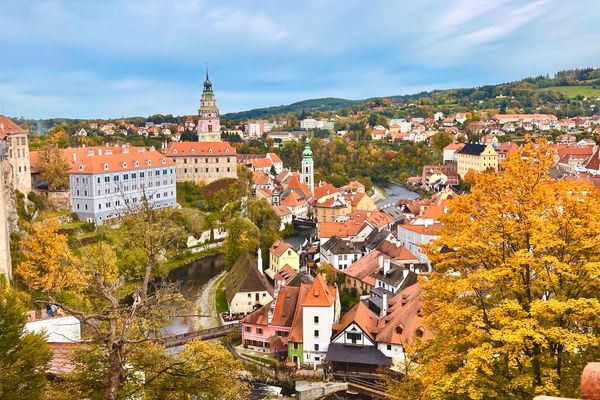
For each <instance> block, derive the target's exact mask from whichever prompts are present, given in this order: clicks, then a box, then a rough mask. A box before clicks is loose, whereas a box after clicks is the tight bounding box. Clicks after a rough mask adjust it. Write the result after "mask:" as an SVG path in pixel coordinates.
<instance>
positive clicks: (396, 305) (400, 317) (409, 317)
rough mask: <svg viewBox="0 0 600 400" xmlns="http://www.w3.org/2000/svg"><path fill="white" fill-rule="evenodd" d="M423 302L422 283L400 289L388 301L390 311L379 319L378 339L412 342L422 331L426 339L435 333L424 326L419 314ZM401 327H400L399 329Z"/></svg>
mask: <svg viewBox="0 0 600 400" xmlns="http://www.w3.org/2000/svg"><path fill="white" fill-rule="evenodd" d="M422 304H423V299H422V290H421V284H420V283H419V282H417V283H415V284H414V285H411V286H409V287H407V288H406V289H403V290H402V291H400V292H399V293H398V294H397V295H396V296H394V298H393V299H391V300H390V302H389V303H388V313H387V315H386V316H385V317H383V318H381V319H380V320H379V323H378V325H377V328H376V329H375V331H376V339H377V341H378V342H382V343H392V344H403V345H405V344H410V343H412V342H413V341H414V340H415V338H416V337H417V336H419V335H418V334H417V331H421V338H422V339H424V340H426V339H429V338H431V337H432V336H433V333H432V332H431V331H430V330H429V329H427V328H426V327H425V326H423V321H422V317H420V316H419V314H420V310H421V307H422ZM398 328H399V329H398Z"/></svg>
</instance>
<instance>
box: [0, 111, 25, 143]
mask: <svg viewBox="0 0 600 400" xmlns="http://www.w3.org/2000/svg"><path fill="white" fill-rule="evenodd" d="M19 133H27V131H26V130H25V129H23V128H21V127H20V126H19V125H17V124H15V123H14V122H12V121H11V120H10V119H8V118H7V117H5V116H4V115H0V138H4V137H6V136H8V135H16V134H19Z"/></svg>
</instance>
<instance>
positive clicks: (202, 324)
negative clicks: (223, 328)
mask: <svg viewBox="0 0 600 400" xmlns="http://www.w3.org/2000/svg"><path fill="white" fill-rule="evenodd" d="M226 274H227V272H225V271H223V272H221V273H220V274H219V275H217V276H215V277H214V278H212V279H211V280H210V281H208V282H207V283H206V284H205V285H204V287H203V288H202V292H201V293H200V296H199V297H198V302H197V303H196V305H197V308H198V312H199V314H201V316H200V317H199V319H198V326H197V329H207V328H214V327H216V326H220V325H221V319H220V318H219V315H218V314H217V300H216V296H217V287H218V286H219V283H220V282H221V281H222V280H223V279H225V275H226Z"/></svg>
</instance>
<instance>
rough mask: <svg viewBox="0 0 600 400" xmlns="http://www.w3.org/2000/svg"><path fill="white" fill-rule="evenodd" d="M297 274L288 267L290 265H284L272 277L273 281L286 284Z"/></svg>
mask: <svg viewBox="0 0 600 400" xmlns="http://www.w3.org/2000/svg"><path fill="white" fill-rule="evenodd" d="M297 274H298V272H296V270H295V269H294V268H292V267H290V264H285V265H284V266H283V267H281V269H280V270H279V271H277V273H276V274H275V276H273V280H275V281H286V282H287V281H289V280H290V279H293V278H294V277H295V276H296V275H297Z"/></svg>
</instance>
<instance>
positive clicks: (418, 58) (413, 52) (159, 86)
mask: <svg viewBox="0 0 600 400" xmlns="http://www.w3.org/2000/svg"><path fill="white" fill-rule="evenodd" d="M0 48H2V53H3V56H2V60H1V61H0V113H4V114H7V115H11V116H25V117H33V118H46V117H59V116H61V117H76V118H105V117H120V116H121V115H124V116H134V115H141V116H147V115H149V114H154V113H163V114H166V113H172V114H180V115H183V114H193V113H195V112H196V109H197V107H198V101H199V94H200V90H201V86H202V81H203V77H204V63H205V62H208V65H209V70H210V75H211V79H212V81H213V84H214V88H215V91H216V94H217V99H218V101H219V106H220V108H221V111H222V112H229V111H241V110H246V109H250V108H256V107H263V106H272V105H280V104H288V103H291V102H295V101H299V100H304V99H309V98H316V97H328V96H334V97H344V98H350V99H360V98H366V97H373V96H385V95H394V94H407V93H415V92H418V91H422V90H430V89H436V88H440V89H443V88H450V87H469V86H476V85H481V84H488V83H499V82H506V81H510V80H516V79H520V78H522V77H525V76H531V75H538V74H546V73H553V72H555V71H557V70H560V69H564V68H572V67H585V66H600V7H599V6H598V0H569V1H565V0H533V1H524V0H498V1H496V0H419V1H408V0H402V1H401V0H397V1H384V0H377V1H355V0H344V1H326V0H319V1H317V0H315V1H310V0H308V1H297V0H296V1H285V0H245V1H226V0H220V1H219V0H216V1H211V0H0Z"/></svg>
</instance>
